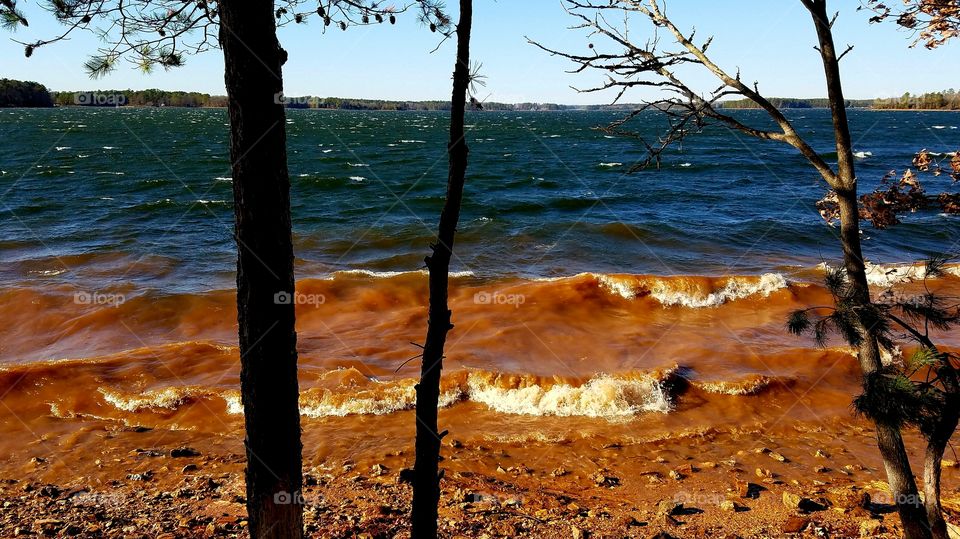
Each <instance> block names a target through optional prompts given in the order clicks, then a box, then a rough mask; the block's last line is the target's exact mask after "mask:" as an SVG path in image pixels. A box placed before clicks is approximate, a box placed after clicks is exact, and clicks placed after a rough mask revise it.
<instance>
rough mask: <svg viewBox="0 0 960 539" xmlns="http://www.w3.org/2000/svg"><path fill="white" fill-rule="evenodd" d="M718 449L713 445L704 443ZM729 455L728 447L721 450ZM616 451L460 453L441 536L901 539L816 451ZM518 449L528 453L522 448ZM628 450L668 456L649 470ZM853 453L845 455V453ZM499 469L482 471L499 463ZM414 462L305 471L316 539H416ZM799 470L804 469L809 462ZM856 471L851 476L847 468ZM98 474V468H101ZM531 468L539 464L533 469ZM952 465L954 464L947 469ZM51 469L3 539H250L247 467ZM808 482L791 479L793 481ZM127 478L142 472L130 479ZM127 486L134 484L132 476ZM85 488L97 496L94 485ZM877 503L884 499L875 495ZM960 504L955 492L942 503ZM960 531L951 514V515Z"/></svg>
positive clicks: (236, 461) (3, 500)
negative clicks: (591, 460) (545, 459)
mask: <svg viewBox="0 0 960 539" xmlns="http://www.w3.org/2000/svg"><path fill="white" fill-rule="evenodd" d="M706 441H707V442H708V443H709V442H710V441H711V440H706ZM712 441H714V442H716V441H721V442H722V441H723V440H712ZM616 445H617V444H614V445H613V446H611V447H606V448H605V449H606V450H607V451H613V452H622V453H623V456H624V459H617V460H612V461H610V462H609V464H608V465H605V466H602V467H599V468H598V469H597V470H596V471H594V472H593V473H587V472H586V471H585V470H584V469H583V468H582V467H581V466H579V465H578V460H576V459H572V460H571V461H570V467H569V469H568V468H566V467H564V466H560V467H550V468H548V467H544V468H542V469H535V468H529V467H527V466H526V465H524V464H523V463H522V462H516V461H517V460H520V459H515V458H511V456H510V454H509V451H508V448H506V447H500V448H494V447H484V446H477V447H470V446H465V445H464V444H463V443H462V442H457V441H454V442H453V443H452V444H450V447H449V448H446V449H445V452H446V453H447V454H448V455H451V454H452V455H451V458H448V460H447V461H445V462H444V467H445V468H446V469H447V475H446V478H445V479H444V480H443V482H442V488H443V496H442V500H441V510H440V521H441V522H440V529H441V532H442V536H444V537H451V538H468V537H469V538H473V537H477V538H495V537H543V538H566V539H569V538H573V539H584V538H588V537H589V538H620V537H659V538H668V537H676V538H684V537H703V536H705V535H710V536H713V537H717V538H723V537H729V538H735V537H740V538H754V537H756V538H760V537H898V536H899V533H900V530H899V519H898V517H897V515H896V513H895V512H894V510H893V507H892V506H891V505H889V504H885V503H882V501H883V488H884V486H885V485H884V484H883V483H882V482H881V481H880V480H879V479H878V477H882V474H879V475H878V472H877V470H871V469H866V468H864V467H863V466H861V465H859V464H856V461H857V460H858V459H856V458H851V457H850V456H849V455H843V454H837V457H836V458H834V457H832V456H831V451H832V450H827V449H817V450H816V451H815V452H813V453H812V454H808V453H804V454H802V455H798V454H797V452H796V451H793V452H792V453H793V454H792V455H791V454H789V453H790V449H789V448H782V447H781V448H776V449H769V448H767V447H760V448H756V449H752V450H749V451H747V450H740V451H736V452H733V454H732V455H731V456H730V457H729V458H727V459H723V460H717V461H698V460H696V459H693V458H689V457H683V458H680V459H672V458H667V457H665V456H664V455H668V454H670V452H669V451H667V450H666V449H668V448H665V447H663V446H662V445H660V446H648V447H646V448H625V447H617V446H616ZM513 449H517V448H513ZM630 449H634V450H637V451H649V452H650V454H658V456H656V457H654V458H653V459H651V460H649V461H648V462H647V463H646V464H639V463H638V461H636V460H634V459H631V458H629V453H630ZM837 450H838V451H842V449H837ZM491 454H492V455H494V460H498V461H500V462H502V464H499V465H497V466H496V467H492V466H491V467H485V466H479V467H478V466H477V463H478V462H482V461H483V460H484V459H486V458H488V457H489V456H490V455H491ZM406 460H407V459H406V457H405V455H404V452H403V451H395V452H392V453H389V454H386V455H383V457H382V458H380V459H378V462H375V463H373V464H369V461H365V462H354V461H352V460H349V459H346V460H341V461H338V462H336V463H331V462H323V463H321V464H320V465H319V466H308V467H307V469H306V474H305V486H304V493H303V497H304V501H305V504H306V505H305V523H306V530H307V535H308V536H309V537H323V538H366V539H375V538H406V537H409V532H408V531H407V525H408V519H407V515H408V513H409V510H410V492H411V490H410V487H409V485H408V484H406V481H405V478H406V476H407V474H406V473H405V472H404V468H403V466H404V465H405V464H407V462H406ZM801 461H802V462H801ZM847 461H850V462H851V463H849V464H846V462H847ZM99 462H100V461H98V463H99ZM531 462H533V461H531ZM947 464H948V465H949V464H951V463H947ZM48 465H49V462H48V461H47V460H46V459H45V458H42V457H35V458H34V459H32V460H31V461H30V462H29V463H27V464H25V465H23V466H22V467H23V468H28V469H33V470H34V473H24V474H23V475H24V477H23V478H12V477H10V473H9V472H10V471H11V470H10V466H9V463H7V466H5V467H4V468H3V472H2V473H3V475H0V478H2V481H0V504H2V506H3V512H2V517H0V536H2V537H19V536H27V537H29V536H41V537H43V536H46V537H104V538H115V537H116V538H120V537H131V538H140V537H142V538H148V537H149V538H163V539H169V538H178V537H246V536H247V532H246V524H247V522H246V517H245V507H244V486H243V460H242V458H241V456H240V455H238V454H236V453H231V452H220V453H218V452H216V451H211V452H210V453H209V454H208V453H207V452H206V451H204V452H201V451H198V450H195V449H192V448H189V447H173V448H140V449H136V450H134V451H130V452H129V454H127V455H126V457H122V458H114V459H112V460H111V462H110V465H105V464H103V463H99V464H98V466H101V467H102V470H103V474H100V475H99V476H98V477H96V478H94V477H87V478H77V479H75V480H72V481H61V482H43V481H38V480H34V479H31V478H30V477H31V476H32V477H42V476H44V474H43V470H44V468H45V467H46V466H48ZM798 469H800V470H806V473H805V474H803V475H805V477H800V478H793V479H791V477H793V476H795V474H794V473H793V471H795V470H798ZM130 470H138V471H135V472H130ZM124 472H127V473H124ZM84 481H87V482H89V483H90V484H83V482H84ZM878 492H879V494H878ZM945 497H956V490H955V489H954V490H948V491H945ZM946 505H947V507H948V510H949V512H950V516H951V517H952V518H956V515H957V513H956V512H955V510H954V507H955V506H954V505H953V504H952V502H950V501H949V500H947V503H946Z"/></svg>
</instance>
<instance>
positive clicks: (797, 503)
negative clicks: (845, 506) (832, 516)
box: [783, 492, 826, 513]
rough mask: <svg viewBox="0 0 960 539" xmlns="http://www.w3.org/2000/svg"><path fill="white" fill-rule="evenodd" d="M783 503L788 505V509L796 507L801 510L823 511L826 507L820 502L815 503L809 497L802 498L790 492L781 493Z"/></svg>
mask: <svg viewBox="0 0 960 539" xmlns="http://www.w3.org/2000/svg"><path fill="white" fill-rule="evenodd" d="M783 505H785V506H787V507H789V508H790V509H797V510H799V511H803V512H808V513H809V512H812V511H823V510H824V509H826V506H824V505H823V504H821V503H817V502H815V501H813V500H811V499H810V498H804V497H802V496H799V495H797V494H793V493H792V492H784V493H783Z"/></svg>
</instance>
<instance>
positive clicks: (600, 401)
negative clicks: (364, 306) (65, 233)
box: [50, 366, 793, 421]
mask: <svg viewBox="0 0 960 539" xmlns="http://www.w3.org/2000/svg"><path fill="white" fill-rule="evenodd" d="M685 371H687V369H684V368H682V367H679V366H674V367H672V368H668V369H662V370H658V371H652V372H627V373H620V374H607V373H599V374H596V375H594V376H592V377H589V378H587V379H565V378H563V377H560V376H553V377H547V376H536V375H532V374H517V373H502V372H492V371H486V370H479V369H469V370H459V371H453V372H451V373H449V374H446V375H445V376H444V378H443V380H442V385H441V393H440V400H439V407H440V408H449V407H451V406H453V405H455V404H457V403H461V402H470V403H474V404H478V405H482V406H483V407H485V408H486V409H488V410H490V411H492V412H495V413H500V414H507V415H518V416H536V417H543V416H551V417H588V418H597V419H606V420H612V421H615V420H622V419H626V418H631V417H637V416H640V415H643V414H648V413H660V414H666V413H670V412H671V411H673V409H674V402H675V400H676V399H677V396H678V393H679V391H678V390H679V389H680V388H681V387H682V386H681V385H680V383H679V382H682V383H683V384H687V383H689V384H691V385H693V386H694V387H697V388H698V389H700V390H702V391H705V392H707V393H713V394H721V395H730V396H737V397H749V396H756V395H759V394H761V393H764V392H765V391H767V390H770V389H773V388H776V387H787V386H789V385H790V384H792V383H793V380H792V379H790V378H783V377H774V376H767V375H761V374H751V375H747V376H746V377H744V378H742V379H738V380H720V381H704V382H701V381H695V380H688V379H687V377H688V376H689V373H686V372H685ZM319 383H320V384H322V385H326V386H328V387H311V388H306V389H303V390H302V391H301V393H300V413H301V415H302V416H304V417H308V418H315V419H319V418H326V417H346V416H363V415H388V414H394V413H397V412H403V411H407V410H412V409H413V408H414V407H415V405H416V383H417V380H416V379H412V378H405V379H399V380H388V381H381V380H377V379H373V378H370V377H367V376H365V375H363V374H362V373H360V372H359V371H358V370H356V369H354V368H345V369H339V370H336V371H330V372H328V373H326V374H325V375H323V376H321V377H320V380H319ZM97 391H98V392H99V393H100V394H101V395H102V398H103V400H104V402H105V403H106V404H108V405H110V406H111V407H113V408H114V409H116V410H118V411H121V412H127V413H134V414H137V413H144V412H147V413H150V412H153V413H157V412H160V413H165V414H166V413H170V411H174V410H177V409H178V408H180V407H182V406H185V405H188V404H190V403H193V402H195V401H197V400H200V399H208V400H212V399H220V400H221V401H222V402H223V404H224V406H225V408H224V409H225V411H226V413H227V414H230V415H240V414H242V413H243V405H242V403H241V398H240V393H239V391H237V390H235V389H229V390H216V389H214V388H202V387H196V386H172V387H167V388H161V389H153V390H149V391H144V392H141V393H137V392H124V391H120V390H115V389H108V388H104V387H100V388H98V390H97ZM50 406H51V409H54V408H56V410H57V413H58V414H59V415H60V416H63V417H67V416H69V415H70V414H73V415H82V414H76V413H74V412H71V411H70V410H65V409H64V406H63V404H62V403H50ZM108 415H109V414H108Z"/></svg>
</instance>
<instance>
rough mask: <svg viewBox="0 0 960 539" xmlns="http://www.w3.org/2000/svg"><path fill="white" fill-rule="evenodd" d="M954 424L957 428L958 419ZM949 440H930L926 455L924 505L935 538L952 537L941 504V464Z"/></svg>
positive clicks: (946, 538) (944, 538) (945, 538)
mask: <svg viewBox="0 0 960 539" xmlns="http://www.w3.org/2000/svg"><path fill="white" fill-rule="evenodd" d="M953 426H954V428H956V421H954V425H953ZM952 432H953V431H951V433H952ZM949 440H950V439H949V437H947V438H943V437H941V438H938V439H931V440H929V442H928V443H927V451H926V454H925V455H924V463H923V464H924V465H923V495H924V496H923V497H924V506H925V507H926V510H927V520H929V521H930V530H931V532H932V534H933V537H934V539H949V537H950V535H949V533H948V531H947V522H946V520H944V518H943V507H941V506H940V466H941V461H942V460H943V452H944V450H946V448H947V442H949Z"/></svg>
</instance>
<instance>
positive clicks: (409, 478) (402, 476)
mask: <svg viewBox="0 0 960 539" xmlns="http://www.w3.org/2000/svg"><path fill="white" fill-rule="evenodd" d="M397 482H398V483H410V484H411V485H412V484H413V469H412V468H404V469H402V470H400V473H399V474H397Z"/></svg>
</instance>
